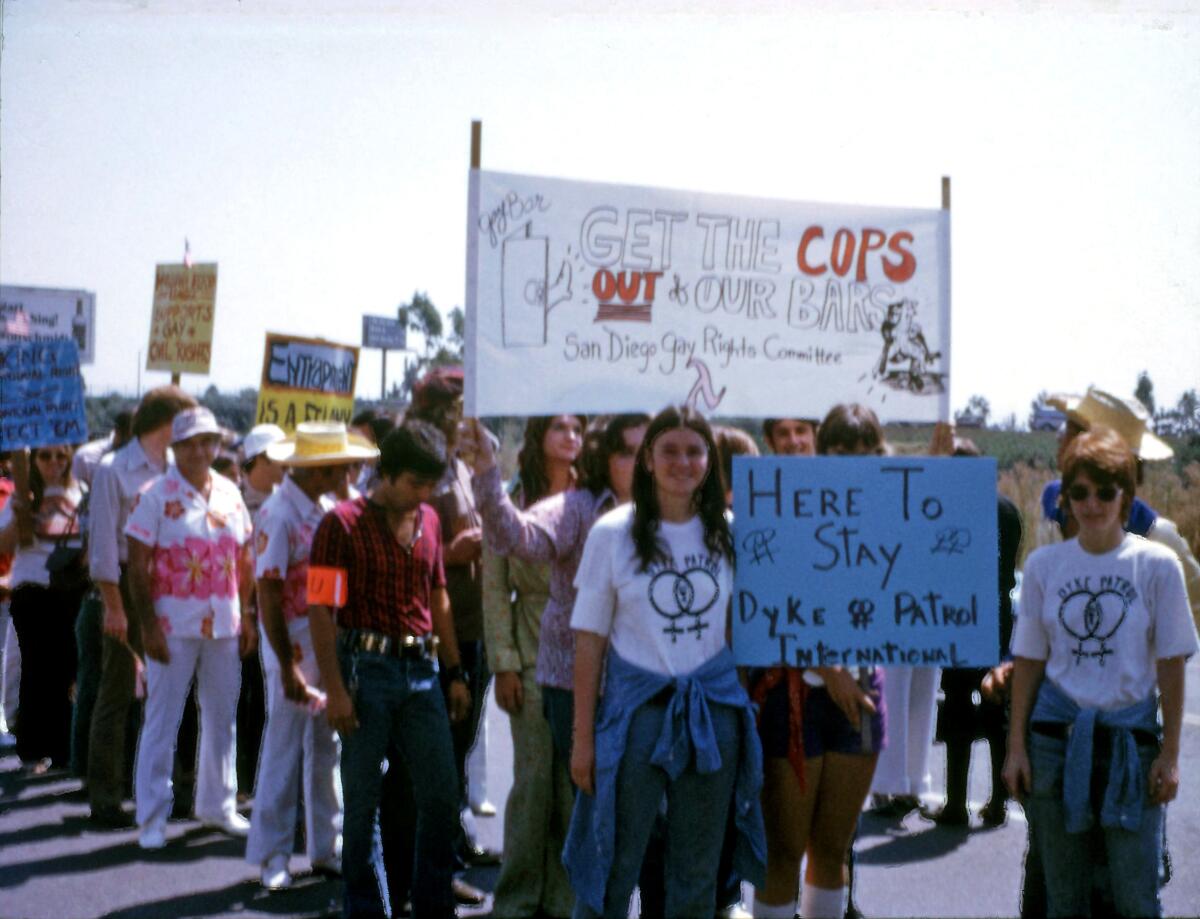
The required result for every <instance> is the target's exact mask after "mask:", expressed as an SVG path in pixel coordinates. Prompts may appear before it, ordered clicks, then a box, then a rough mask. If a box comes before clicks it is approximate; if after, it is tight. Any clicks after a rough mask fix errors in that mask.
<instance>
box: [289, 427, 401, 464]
mask: <svg viewBox="0 0 1200 919" xmlns="http://www.w3.org/2000/svg"><path fill="white" fill-rule="evenodd" d="M267 456H268V458H270V459H272V460H274V461H275V462H277V463H282V464H283V465H285V466H333V465H337V464H339V463H358V462H363V461H365V460H375V459H378V458H379V450H378V449H377V448H376V447H374V446H372V445H371V442H370V441H369V440H367V439H366V438H365V437H359V436H358V435H357V434H350V433H347V431H346V425H345V424H343V423H342V422H340V421H305V422H302V423H300V424H298V425H296V433H295V434H293V435H292V436H291V437H288V438H287V439H285V440H281V441H279V442H278V443H274V444H271V445H269V446H268V447H267Z"/></svg>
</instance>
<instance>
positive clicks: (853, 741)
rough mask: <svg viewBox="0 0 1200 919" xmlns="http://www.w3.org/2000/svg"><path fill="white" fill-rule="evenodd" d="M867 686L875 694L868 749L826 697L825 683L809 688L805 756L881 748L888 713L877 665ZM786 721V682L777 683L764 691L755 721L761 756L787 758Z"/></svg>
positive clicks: (858, 732) (859, 735)
mask: <svg viewBox="0 0 1200 919" xmlns="http://www.w3.org/2000/svg"><path fill="white" fill-rule="evenodd" d="M870 686H871V689H872V690H874V691H875V692H876V693H877V695H876V697H875V707H876V712H875V714H874V715H872V716H871V717H870V724H871V743H870V745H869V749H868V750H864V749H863V738H862V733H861V732H860V731H856V730H855V729H854V728H852V727H851V726H850V722H849V721H847V720H846V716H845V715H844V714H842V710H841V709H840V708H838V707H837V704H836V703H835V702H834V701H833V699H831V698H830V697H829V691H828V690H827V689H826V688H825V687H824V686H809V687H808V694H807V696H806V698H805V702H804V728H803V730H804V755H805V757H806V758H809V759H811V758H813V757H816V756H823V755H824V754H826V753H858V754H864V753H866V754H875V753H878V752H879V751H880V750H882V749H883V747H884V733H885V731H886V730H887V712H886V711H885V710H884V705H883V671H882V670H880V669H879V668H878V667H876V668H873V669H872V670H871V675H870ZM788 721H789V719H788V692H787V684H786V683H780V684H778V685H777V686H775V687H773V688H772V689H771V691H770V692H768V693H767V697H766V699H765V700H764V701H763V706H762V714H761V717H760V718H759V720H758V736H759V739H760V740H761V741H762V749H763V756H764V757H767V756H778V757H784V758H786V757H787V750H788V741H789V734H790V729H789V726H788Z"/></svg>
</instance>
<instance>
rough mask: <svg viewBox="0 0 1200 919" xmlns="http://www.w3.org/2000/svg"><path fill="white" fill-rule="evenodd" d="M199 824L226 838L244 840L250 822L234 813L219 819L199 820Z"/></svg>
mask: <svg viewBox="0 0 1200 919" xmlns="http://www.w3.org/2000/svg"><path fill="white" fill-rule="evenodd" d="M200 824H201V825H202V826H206V827H208V828H209V829H212V830H220V831H221V832H222V833H224V834H226V835H227V836H238V837H242V838H244V837H245V836H246V835H247V834H248V833H249V832H250V821H249V820H247V819H246V818H245V817H243V816H242V815H241V814H239V813H238V812H237V811H234V812H233V813H231V814H224V815H222V816H220V817H210V818H204V817H201V818H200Z"/></svg>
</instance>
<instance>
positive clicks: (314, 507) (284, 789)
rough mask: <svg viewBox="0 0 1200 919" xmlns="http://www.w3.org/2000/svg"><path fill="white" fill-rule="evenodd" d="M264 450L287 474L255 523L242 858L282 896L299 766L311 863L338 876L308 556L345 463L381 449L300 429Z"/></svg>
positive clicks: (334, 429)
mask: <svg viewBox="0 0 1200 919" xmlns="http://www.w3.org/2000/svg"><path fill="white" fill-rule="evenodd" d="M264 449H265V455H266V456H267V458H268V459H269V460H271V461H272V462H275V463H279V464H281V465H282V466H283V467H286V468H287V469H288V470H289V474H288V476H287V477H286V478H285V479H284V480H283V481H282V482H281V483H280V485H279V487H278V488H277V489H276V490H275V492H274V494H272V495H271V496H270V497H269V498H267V499H266V501H265V502H264V503H263V505H262V507H261V509H260V510H259V512H258V515H257V516H256V517H255V521H254V526H255V534H254V555H255V559H254V573H255V576H256V577H257V578H258V609H259V613H260V619H261V623H262V630H263V638H264V639H265V641H264V642H263V643H262V658H263V671H264V672H265V674H266V685H267V729H266V731H265V733H264V735H263V745H262V759H261V761H260V763H259V767H258V783H257V786H256V788H255V797H254V818H253V820H252V821H251V824H250V837H249V839H247V840H246V861H248V862H250V863H251V864H253V865H258V866H260V867H261V872H262V873H261V875H260V877H261V880H262V885H263V887H266V888H267V889H268V890H281V889H283V888H285V887H289V886H291V883H292V877H291V874H290V872H289V871H288V861H289V858H290V856H291V854H292V849H293V846H294V843H295V836H296V805H297V803H298V801H299V797H300V795H299V792H300V775H301V764H302V761H303V766H304V817H305V833H304V838H305V844H306V847H307V849H308V858H309V862H310V863H311V864H312V866H313V868H314V869H315V870H317V871H319V872H326V873H331V874H340V873H341V830H342V787H341V777H340V775H339V773H338V742H337V737H336V735H335V734H334V732H333V728H331V727H330V726H329V722H328V720H327V719H326V718H325V715H324V712H323V710H322V709H323V701H324V696H325V694H324V692H323V690H322V689H321V688H320V687H321V673H320V671H319V670H318V669H317V659H316V657H315V656H314V654H313V646H312V638H311V637H310V635H309V631H308V586H307V583H308V556H309V550H310V549H311V547H312V541H313V534H314V533H315V532H316V530H317V526H318V525H319V524H320V522H321V518H322V517H324V516H325V513H326V512H327V511H329V510H331V509H332V508H333V506H334V501H333V500H332V498H330V493H332V492H335V491H337V490H338V488H339V487H340V486H341V485H343V484H344V483H345V481H346V469H347V466H349V465H350V464H351V463H361V462H364V461H367V460H370V461H374V460H375V459H377V458H378V457H379V450H377V449H376V448H375V447H373V446H371V445H370V444H369V443H367V441H366V440H364V439H363V438H361V437H357V436H356V435H352V434H347V433H346V426H345V425H344V424H342V423H341V422H305V423H302V424H300V425H299V426H298V427H297V429H296V434H295V436H294V437H290V438H287V439H286V440H280V441H277V442H275V443H272V444H270V445H269V446H267V447H266V448H264Z"/></svg>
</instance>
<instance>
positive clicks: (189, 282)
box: [146, 263, 217, 374]
mask: <svg viewBox="0 0 1200 919" xmlns="http://www.w3.org/2000/svg"><path fill="white" fill-rule="evenodd" d="M216 303H217V266H216V264H215V263H208V264H202V265H191V266H188V265H184V264H180V265H157V266H156V267H155V269H154V312H153V313H152V314H151V316H150V346H149V350H148V351H147V352H146V369H147V370H169V371H171V372H172V373H200V374H206V373H208V367H209V360H210V358H211V356H212V336H213V312H214V310H215V309H216Z"/></svg>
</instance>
